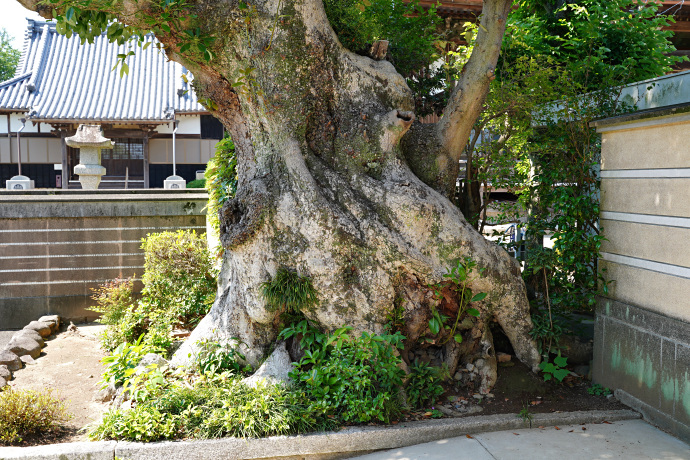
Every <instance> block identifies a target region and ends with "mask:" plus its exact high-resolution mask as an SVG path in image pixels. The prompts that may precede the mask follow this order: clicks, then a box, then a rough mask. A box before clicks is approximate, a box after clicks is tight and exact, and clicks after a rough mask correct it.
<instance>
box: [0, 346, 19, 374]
mask: <svg viewBox="0 0 690 460" xmlns="http://www.w3.org/2000/svg"><path fill="white" fill-rule="evenodd" d="M0 365H5V366H7V368H8V369H9V370H10V371H16V370H19V369H21V368H22V362H21V361H20V360H19V356H17V354H16V353H13V352H11V351H10V350H2V351H0Z"/></svg>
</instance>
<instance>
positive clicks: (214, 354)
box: [194, 339, 251, 375]
mask: <svg viewBox="0 0 690 460" xmlns="http://www.w3.org/2000/svg"><path fill="white" fill-rule="evenodd" d="M197 350H198V351H197V353H196V356H195V357H194V362H195V363H196V366H197V369H198V371H199V373H200V374H202V375H203V374H217V373H220V372H223V371H232V372H235V373H239V374H246V373H248V372H249V371H251V367H249V366H246V365H243V364H242V361H244V360H245V356H244V355H243V354H242V353H241V352H240V350H239V342H238V341H234V343H218V342H215V341H212V340H208V339H202V340H200V341H198V342H197Z"/></svg>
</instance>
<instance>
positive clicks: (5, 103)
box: [0, 20, 223, 189]
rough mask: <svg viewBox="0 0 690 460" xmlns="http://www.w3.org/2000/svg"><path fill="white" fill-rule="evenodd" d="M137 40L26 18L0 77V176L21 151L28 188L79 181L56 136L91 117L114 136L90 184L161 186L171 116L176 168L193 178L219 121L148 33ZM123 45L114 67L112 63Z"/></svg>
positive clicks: (8, 172)
mask: <svg viewBox="0 0 690 460" xmlns="http://www.w3.org/2000/svg"><path fill="white" fill-rule="evenodd" d="M144 41H145V42H146V43H151V46H147V47H141V48H137V47H136V44H135V42H133V41H132V42H129V43H125V44H123V45H117V44H116V43H109V42H108V39H107V37H106V36H105V34H103V35H101V36H100V37H97V38H96V39H95V40H94V43H93V44H88V43H86V44H83V45H82V44H81V43H80V39H79V37H78V36H76V35H75V36H72V37H71V38H67V37H65V36H63V35H60V34H58V33H57V32H56V30H55V24H54V23H50V22H42V21H34V20H29V21H28V27H27V30H26V34H25V39H24V47H23V50H22V56H21V59H20V61H19V65H18V67H17V71H16V73H15V77H14V78H12V79H10V80H8V81H5V82H2V83H0V184H4V183H5V181H6V180H8V179H10V178H11V177H12V176H15V175H16V174H17V172H18V162H17V153H18V151H21V166H22V174H23V175H25V176H28V177H30V179H32V180H34V181H35V186H36V187H37V188H63V189H66V188H80V184H79V181H78V177H77V176H75V175H74V166H76V165H77V163H78V159H79V151H78V149H74V148H72V147H69V146H68V145H67V144H66V143H65V138H67V137H70V136H72V135H73V134H74V133H75V132H76V129H77V127H78V126H79V125H80V124H98V125H101V127H102V129H103V131H104V134H105V136H106V137H108V138H110V139H112V141H113V142H114V143H115V145H114V147H113V148H112V149H108V150H103V151H102V157H101V164H102V165H103V166H104V167H105V168H106V174H105V176H103V180H102V182H101V185H100V188H162V187H163V181H164V180H165V179H166V178H167V177H168V176H170V175H172V173H173V166H172V155H173V130H174V127H175V126H176V125H177V131H176V133H175V151H176V155H175V156H176V166H177V167H176V173H177V175H178V176H182V177H183V178H184V179H185V180H187V181H191V180H194V179H195V178H196V172H197V171H200V170H204V169H205V167H206V162H207V161H208V160H209V159H210V158H211V157H212V156H213V153H214V147H215V144H216V143H217V142H218V140H220V139H222V137H223V126H222V125H221V124H220V122H218V121H217V120H216V119H215V118H214V117H213V116H211V115H210V114H209V113H208V111H207V110H206V109H205V108H204V107H203V106H202V105H201V104H200V103H199V101H198V100H197V97H196V95H195V94H194V90H193V89H192V88H191V85H190V83H189V82H190V81H191V80H192V78H193V77H192V75H191V74H190V73H189V72H188V71H187V70H186V69H185V68H184V67H183V66H181V65H180V64H178V63H175V62H172V61H169V60H168V59H167V57H166V56H165V53H164V52H163V51H162V50H161V49H158V47H157V46H156V43H157V42H156V41H155V38H153V36H152V35H147V36H146V37H145V38H144ZM130 50H134V51H135V54H134V55H133V56H130V57H128V58H127V64H128V67H129V73H128V74H126V75H123V76H121V75H120V68H119V67H117V68H115V69H113V67H114V66H115V65H116V64H117V63H118V58H117V56H118V54H126V53H127V52H128V51H130ZM176 121H177V123H176ZM18 132H19V134H20V135H19V139H20V140H19V142H20V143H21V144H20V146H18V144H17V133H18ZM18 147H20V148H18Z"/></svg>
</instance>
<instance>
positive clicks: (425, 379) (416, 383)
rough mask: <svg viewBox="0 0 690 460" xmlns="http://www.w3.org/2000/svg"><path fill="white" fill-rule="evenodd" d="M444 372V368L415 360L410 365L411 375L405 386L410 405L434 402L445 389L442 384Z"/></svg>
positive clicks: (417, 406)
mask: <svg viewBox="0 0 690 460" xmlns="http://www.w3.org/2000/svg"><path fill="white" fill-rule="evenodd" d="M446 373H447V372H446ZM443 374H444V371H443V369H440V368H438V367H434V366H430V365H429V364H428V363H425V362H419V361H417V360H415V362H414V364H413V365H412V366H410V375H409V379H408V382H407V386H406V387H405V393H406V394H407V403H408V404H409V405H410V407H412V408H420V407H422V406H424V405H425V404H434V403H435V402H436V399H437V398H438V397H439V396H441V395H442V394H443V391H444V390H443V385H441V382H442V381H443Z"/></svg>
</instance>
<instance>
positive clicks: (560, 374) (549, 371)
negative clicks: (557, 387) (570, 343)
mask: <svg viewBox="0 0 690 460" xmlns="http://www.w3.org/2000/svg"><path fill="white" fill-rule="evenodd" d="M567 364H568V358H566V357H564V356H561V353H560V352H558V356H556V357H555V358H554V359H553V362H552V363H551V362H549V361H548V360H546V359H544V361H542V362H541V363H540V364H539V368H540V369H541V371H542V372H543V373H544V380H547V381H548V380H551V379H552V378H554V379H556V380H558V381H559V382H562V381H563V379H564V378H566V376H567V375H568V374H570V371H569V370H568V369H566V368H565V366H566V365H567Z"/></svg>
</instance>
